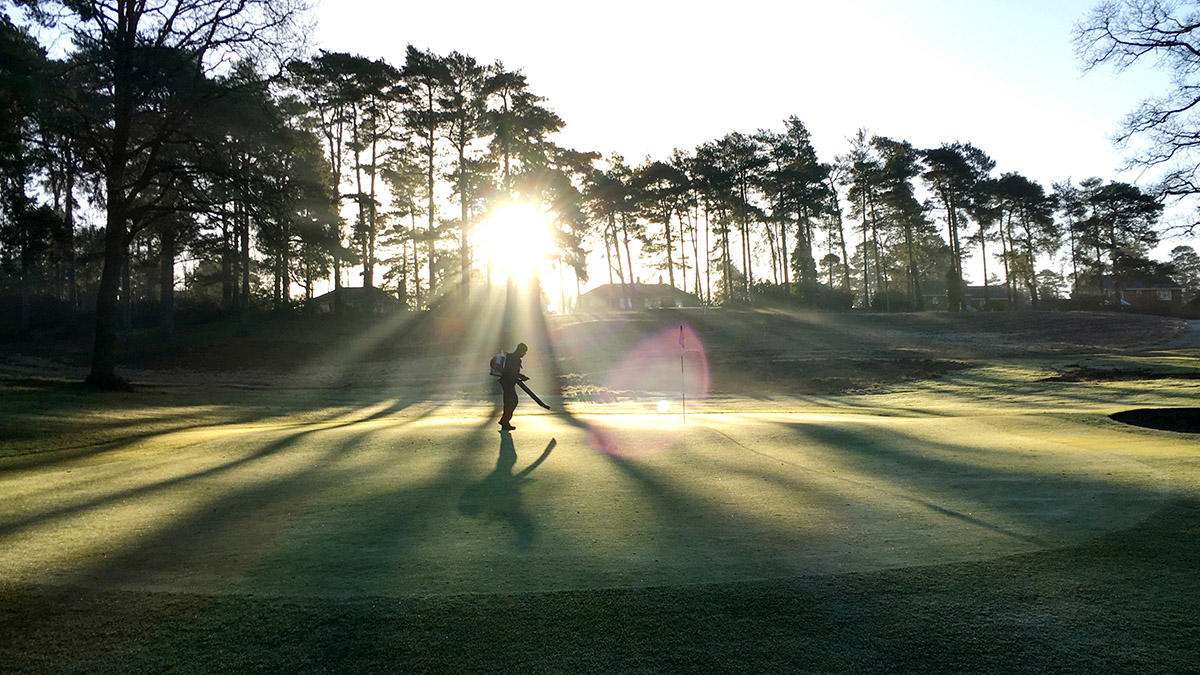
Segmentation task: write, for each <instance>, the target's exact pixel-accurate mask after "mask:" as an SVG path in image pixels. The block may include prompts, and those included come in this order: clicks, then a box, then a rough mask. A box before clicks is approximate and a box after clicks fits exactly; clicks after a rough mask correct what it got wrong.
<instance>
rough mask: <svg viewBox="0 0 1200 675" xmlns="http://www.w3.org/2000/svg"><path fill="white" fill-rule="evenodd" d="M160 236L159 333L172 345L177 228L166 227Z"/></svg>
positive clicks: (160, 232)
mask: <svg viewBox="0 0 1200 675" xmlns="http://www.w3.org/2000/svg"><path fill="white" fill-rule="evenodd" d="M158 236H159V245H160V247H159V252H158V284H159V290H158V292H159V297H158V331H159V333H160V334H161V336H162V339H163V341H164V342H167V343H170V342H171V340H172V338H174V337H175V246H176V243H175V239H176V231H175V228H174V227H173V226H172V225H171V224H167V225H164V226H163V227H162V228H161V230H160V231H159V235H158Z"/></svg>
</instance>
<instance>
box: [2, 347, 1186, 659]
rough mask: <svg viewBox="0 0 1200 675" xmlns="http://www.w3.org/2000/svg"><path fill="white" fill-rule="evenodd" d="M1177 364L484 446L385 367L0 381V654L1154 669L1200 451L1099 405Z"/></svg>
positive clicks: (1025, 375)
mask: <svg viewBox="0 0 1200 675" xmlns="http://www.w3.org/2000/svg"><path fill="white" fill-rule="evenodd" d="M781 348H782V347H781ZM1196 356H1197V350H1196V348H1195V346H1194V345H1192V344H1191V343H1190V342H1188V343H1179V344H1176V343H1172V344H1171V346H1170V348H1169V349H1157V350H1155V349H1152V348H1147V349H1145V350H1141V351H1130V350H1113V351H1107V352H1106V351H1103V350H1095V351H1093V352H1091V353H1088V354H1084V355H1080V354H1069V353H1068V354H1060V353H1059V352H1057V351H1055V350H1053V349H1046V350H1043V351H1041V352H1033V353H1028V354H1017V355H1014V354H1009V355H1002V354H997V353H995V352H986V351H985V352H981V353H977V354H975V355H974V356H973V357H972V358H977V360H976V363H975V365H973V366H972V367H970V368H966V369H959V370H954V371H952V372H947V373H944V374H943V375H942V376H941V377H939V378H938V379H935V380H925V381H910V382H906V383H902V384H893V385H890V386H887V387H883V388H877V389H876V390H874V391H872V392H870V393H857V394H853V395H847V394H842V395H836V396H811V395H797V394H792V395H787V394H785V393H781V394H778V395H773V396H763V397H746V396H738V395H731V394H726V395H723V396H720V397H716V398H713V399H711V400H709V401H706V402H693V406H694V407H693V408H691V414H690V415H689V418H688V422H687V424H686V426H685V425H683V424H682V423H681V422H680V420H679V418H678V417H677V416H676V415H675V414H674V413H675V410H674V409H673V408H672V409H670V410H669V412H668V414H660V413H658V412H656V408H655V406H654V403H655V401H654V400H642V399H641V398H639V397H638V396H631V397H630V398H628V399H627V400H623V401H619V402H615V403H611V404H603V405H599V404H587V405H583V404H580V405H573V406H571V408H570V412H569V413H566V414H553V415H551V414H541V413H538V414H531V413H532V412H533V411H531V410H528V409H524V408H523V409H522V412H523V413H525V415H524V416H523V417H522V418H521V419H520V421H519V425H520V427H521V428H520V430H519V431H518V432H517V433H516V434H514V435H511V436H506V435H497V434H496V433H495V432H494V431H492V430H490V428H488V425H489V423H490V418H489V413H490V412H491V409H490V408H489V407H485V406H480V405H479V404H478V403H477V402H474V401H472V400H471V399H470V397H465V398H461V399H460V400H457V401H454V400H450V398H446V397H443V398H429V397H426V396H424V394H425V393H426V389H425V388H424V384H423V383H419V384H412V383H411V382H409V383H408V384H406V385H405V386H393V385H395V383H396V382H403V381H404V378H403V377H401V378H399V379H390V378H384V381H382V382H375V383H373V384H372V383H365V382H363V381H359V382H358V386H356V387H350V388H346V387H332V388H331V387H328V386H315V385H312V383H309V385H308V386H300V385H301V384H303V382H300V383H297V382H292V383H291V384H290V386H284V387H269V388H261V387H255V386H231V385H230V384H229V383H225V384H218V383H207V384H202V385H191V386H178V385H173V384H160V385H151V386H147V387H143V388H142V389H141V390H140V391H138V392H135V393H125V394H116V395H111V396H104V397H97V396H95V395H94V394H92V393H90V392H87V391H86V390H83V389H81V388H79V387H77V386H75V385H71V384H67V383H62V382H55V381H52V380H46V379H40V378H36V377H30V378H25V379H8V380H4V381H3V382H0V434H3V435H2V436H0V495H3V497H2V498H0V668H2V669H5V670H16V671H23V670H41V671H54V672H61V671H71V670H105V671H118V670H120V671H125V670H130V669H138V670H165V669H171V670H177V669H184V670H214V669H222V668H239V669H270V670H322V671H325V670H329V671H333V670H338V671H341V670H353V671H361V670H368V671H369V670H408V669H419V670H433V669H438V670H448V669H452V670H501V669H503V670H516V669H527V670H535V671H547V672H549V671H561V670H581V669H582V670H617V669H619V670H650V669H656V670H663V669H674V670H681V669H698V668H714V667H717V668H723V669H741V670H754V671H762V670H781V669H797V668H799V669H817V670H895V669H910V670H927V669H961V670H1012V669H1025V670H1030V669H1055V670H1058V669H1072V670H1084V669H1087V670H1100V669H1103V670H1112V669H1120V670H1138V671H1144V670H1163V671H1178V670H1184V669H1187V668H1188V667H1191V666H1194V663H1195V660H1196V657H1197V654H1196V651H1195V645H1196V644H1197V643H1198V641H1200V636H1198V635H1197V632H1198V631H1197V628H1196V627H1197V626H1198V625H1200V610H1197V609H1196V606H1195V603H1194V602H1193V601H1192V598H1194V597H1195V596H1196V592H1197V591H1198V590H1200V588H1197V586H1198V584H1200V582H1198V581H1197V577H1196V575H1195V569H1196V567H1197V563H1198V562H1200V558H1198V556H1200V553H1197V552H1198V551H1200V526H1198V525H1197V523H1198V522H1200V521H1197V516H1198V515H1200V452H1198V451H1197V448H1196V445H1195V443H1194V439H1191V438H1189V437H1187V436H1186V435H1183V434H1176V433H1171V432H1166V431H1157V430H1151V429H1141V428H1137V427H1132V426H1128V425H1123V424H1119V423H1117V422H1115V421H1113V420H1111V419H1109V417H1108V416H1109V415H1111V414H1112V413H1115V412H1117V411H1120V410H1125V409H1129V408H1139V407H1141V408H1168V407H1178V406H1182V405H1187V404H1188V403H1189V402H1193V401H1195V400H1196V399H1197V398H1200V380H1197V379H1194V378H1192V377H1176V376H1175V375H1176V374H1184V375H1188V374H1190V373H1194V372H1196V361H1195V358H1196ZM984 357H986V360H987V361H988V362H989V365H983V364H981V363H980V362H979V360H982V359H984ZM422 358H424V357H422ZM1068 366H1075V367H1080V368H1090V369H1093V370H1097V371H1100V370H1118V369H1119V370H1122V371H1128V372H1147V373H1151V374H1152V375H1153V377H1149V378H1145V379H1128V378H1122V379H1117V380H1095V379H1091V380H1084V381H1051V380H1048V379H1047V378H1048V376H1049V375H1051V374H1052V373H1053V372H1055V371H1061V370H1062V369H1064V368H1066V367H1068ZM443 369H444V370H445V368H443ZM401 374H402V373H401Z"/></svg>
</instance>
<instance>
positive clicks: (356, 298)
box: [309, 286, 400, 314]
mask: <svg viewBox="0 0 1200 675" xmlns="http://www.w3.org/2000/svg"><path fill="white" fill-rule="evenodd" d="M335 293H340V294H341V295H340V299H341V305H342V308H343V309H347V310H350V311H357V312H375V313H383V312H387V311H392V310H394V309H397V308H399V307H400V301H399V300H397V299H396V296H394V295H392V294H391V293H388V292H387V291H385V290H383V289H380V288H375V287H373V286H372V287H363V286H343V287H342V288H341V289H340V290H336V289H335V290H332V291H329V292H328V293H326V294H324V295H318V296H317V297H315V298H313V299H312V300H310V301H309V302H310V305H309V306H310V307H312V308H314V309H315V310H316V311H317V312H318V313H320V314H327V313H329V312H332V311H333V308H334V305H335V304H336V303H335V302H334V294H335Z"/></svg>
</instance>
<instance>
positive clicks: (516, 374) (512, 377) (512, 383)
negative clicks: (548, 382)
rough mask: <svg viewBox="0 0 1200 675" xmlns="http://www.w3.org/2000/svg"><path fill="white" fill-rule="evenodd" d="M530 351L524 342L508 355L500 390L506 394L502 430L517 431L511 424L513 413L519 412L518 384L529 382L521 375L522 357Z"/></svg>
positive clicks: (501, 377) (501, 375)
mask: <svg viewBox="0 0 1200 675" xmlns="http://www.w3.org/2000/svg"><path fill="white" fill-rule="evenodd" d="M528 351H529V347H526V346H525V343H524V342H522V343H520V344H518V345H517V348H516V349H514V350H513V351H512V353H511V354H509V355H508V358H507V359H505V361H504V371H503V372H502V373H501V374H500V390H501V391H502V392H503V393H504V413H503V414H502V415H500V428H501V429H503V430H504V431H512V430H513V429H516V427H514V426H513V425H512V424H511V422H512V416H513V413H514V412H516V410H517V382H523V381H525V380H528V379H529V378H528V377H525V376H524V375H522V374H521V357H522V356H525V353H526V352H528Z"/></svg>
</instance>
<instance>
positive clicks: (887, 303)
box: [871, 290, 913, 312]
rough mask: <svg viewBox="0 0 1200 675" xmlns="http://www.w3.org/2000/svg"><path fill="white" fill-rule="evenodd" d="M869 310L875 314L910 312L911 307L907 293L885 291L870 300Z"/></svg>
mask: <svg viewBox="0 0 1200 675" xmlns="http://www.w3.org/2000/svg"><path fill="white" fill-rule="evenodd" d="M871 309H872V310H873V311H876V312H911V311H912V310H913V306H912V302H911V301H910V300H909V299H908V294H907V293H905V292H903V291H897V290H886V291H884V292H883V293H880V294H878V295H876V296H875V297H873V298H871Z"/></svg>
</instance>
